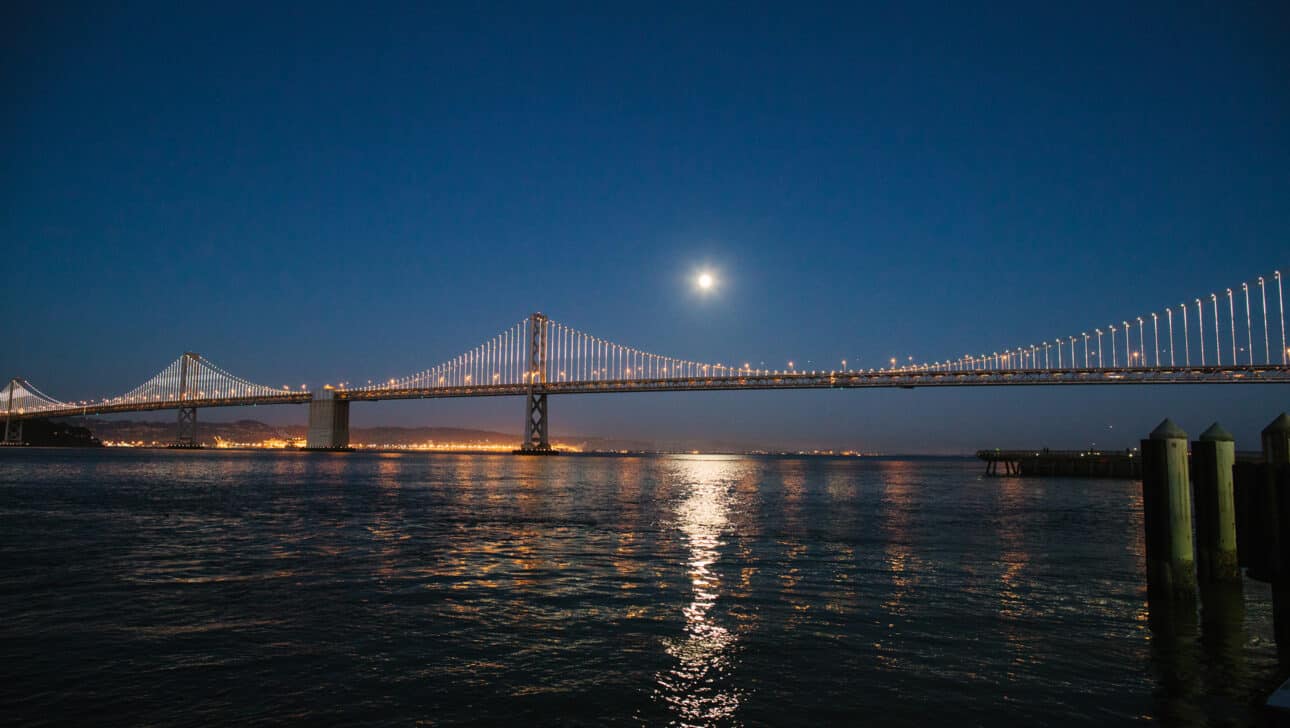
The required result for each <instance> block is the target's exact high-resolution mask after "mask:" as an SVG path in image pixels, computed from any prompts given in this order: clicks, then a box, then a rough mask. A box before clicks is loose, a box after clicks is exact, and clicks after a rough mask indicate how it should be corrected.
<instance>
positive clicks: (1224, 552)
mask: <svg viewBox="0 0 1290 728" xmlns="http://www.w3.org/2000/svg"><path fill="white" fill-rule="evenodd" d="M1191 457H1192V477H1193V478H1194V482H1193V486H1194V487H1195V496H1196V498H1195V500H1196V541H1197V543H1196V566H1197V572H1198V576H1199V578H1200V582H1201V583H1202V584H1213V583H1219V582H1235V583H1237V584H1239V583H1240V582H1241V568H1240V566H1239V565H1238V563H1237V556H1236V510H1235V504H1234V502H1233V495H1232V466H1233V464H1234V463H1235V462H1236V441H1235V438H1233V437H1232V436H1231V434H1229V433H1228V432H1227V430H1224V429H1223V428H1222V426H1220V425H1219V424H1218V423H1217V422H1215V423H1214V424H1212V425H1210V427H1209V429H1208V430H1205V432H1204V433H1203V434H1202V435H1201V436H1200V439H1199V440H1197V441H1196V442H1193V443H1192V444H1191Z"/></svg>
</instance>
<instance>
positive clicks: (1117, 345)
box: [891, 271, 1290, 371]
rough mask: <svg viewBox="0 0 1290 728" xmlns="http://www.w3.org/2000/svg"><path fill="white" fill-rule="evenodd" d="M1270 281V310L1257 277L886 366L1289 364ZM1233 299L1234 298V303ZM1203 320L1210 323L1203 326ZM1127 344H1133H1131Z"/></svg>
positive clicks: (1265, 285)
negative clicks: (1098, 322) (1075, 325)
mask: <svg viewBox="0 0 1290 728" xmlns="http://www.w3.org/2000/svg"><path fill="white" fill-rule="evenodd" d="M1271 279H1272V282H1274V283H1275V284H1276V285H1275V287H1276V300H1275V304H1276V308H1275V310H1274V309H1272V308H1270V307H1269V304H1268V298H1269V293H1270V289H1271V288H1272V285H1271V284H1270V283H1269V281H1268V280H1267V279H1266V278H1265V277H1264V276H1259V277H1258V278H1257V279H1256V280H1254V281H1247V282H1243V283H1241V284H1240V285H1239V286H1237V287H1235V288H1227V289H1225V290H1224V293H1223V294H1222V295H1220V294H1219V293H1210V294H1208V296H1202V297H1199V298H1195V299H1192V301H1190V302H1187V301H1184V302H1183V303H1180V304H1179V305H1178V306H1176V307H1175V306H1170V307H1167V308H1165V309H1164V310H1163V311H1153V312H1151V313H1147V314H1143V315H1141V316H1134V317H1132V318H1128V319H1122V320H1121V321H1120V323H1119V324H1115V323H1112V324H1109V325H1107V326H1106V327H1094V328H1093V329H1091V330H1087V331H1081V332H1080V333H1079V335H1078V336H1076V335H1070V336H1063V337H1058V338H1056V339H1053V340H1051V341H1044V342H1042V343H1039V344H1030V345H1028V346H1019V347H1010V348H1007V349H1003V350H1001V351H996V352H992V353H990V354H979V355H970V354H969V355H964V356H962V357H959V358H957V359H954V360H947V361H940V362H933V363H920V364H910V365H908V366H899V367H897V366H893V367H892V368H891V370H892V371H907V370H927V371H974V370H986V371H997V370H1008V369H1013V370H1043V369H1078V368H1083V369H1107V368H1111V369H1115V368H1124V369H1165V368H1170V369H1172V368H1177V367H1180V366H1181V367H1186V368H1191V367H1192V366H1200V367H1211V366H1212V367H1222V366H1224V365H1225V364H1226V365H1230V366H1239V365H1241V364H1242V363H1243V364H1245V365H1248V366H1255V365H1258V364H1262V365H1265V366H1272V365H1275V364H1278V363H1279V364H1281V365H1282V366H1285V365H1286V364H1287V362H1288V361H1290V348H1288V347H1287V342H1286V321H1285V298H1284V294H1283V291H1282V280H1281V271H1273V273H1272V276H1271ZM1255 287H1257V289H1258V293H1257V295H1256V296H1254V298H1253V301H1255V302H1257V307H1256V306H1255V304H1254V303H1252V302H1251V300H1252V299H1251V293H1252V290H1253V289H1254V288H1255ZM1237 290H1239V291H1240V294H1239V295H1237V293H1236V291H1237ZM1237 301H1240V302H1241V303H1240V304H1239V305H1238V304H1237ZM1223 303H1226V304H1227V305H1226V306H1224V305H1223ZM1175 313H1176V314H1177V315H1175ZM1256 313H1257V315H1256ZM1211 314H1212V316H1211ZM1224 314H1225V315H1224ZM1207 319H1208V320H1210V321H1212V324H1211V325H1210V326H1209V327H1208V330H1207V329H1206V320H1207ZM1256 322H1257V324H1258V325H1257V326H1256V325H1255V324H1256ZM1135 324H1136V326H1135ZM1242 324H1243V325H1242ZM1148 329H1150V334H1148V333H1147V331H1148ZM1256 331H1259V332H1260V333H1261V335H1262V337H1261V338H1262V344H1263V346H1262V350H1263V351H1262V354H1263V356H1262V357H1261V358H1260V357H1258V356H1257V353H1258V349H1259V347H1258V343H1259V342H1258V340H1257V339H1256V338H1255V332H1256ZM1162 332H1163V335H1164V338H1163V339H1162V338H1161V336H1162ZM1273 332H1275V336H1276V337H1277V338H1275V339H1274V338H1273ZM1241 333H1244V334H1245V337H1244V338H1245V341H1244V342H1241V340H1240V339H1241V337H1240V334H1241ZM1224 336H1226V341H1225V340H1224ZM1135 340H1136V342H1135ZM1273 341H1279V342H1280V346H1279V347H1277V348H1275V349H1274V348H1273V346H1272V344H1273ZM1134 343H1136V344H1137V348H1136V349H1135V348H1134ZM1148 343H1149V344H1150V348H1148ZM1180 343H1181V345H1182V346H1181V349H1180V348H1179V346H1178V344H1180ZM1108 350H1109V353H1110V362H1109V363H1108V362H1107V356H1106V355H1107V353H1108ZM1225 355H1226V356H1225ZM1241 359H1244V360H1245V361H1244V362H1242V361H1241ZM894 363H895V362H894V361H893V365H894Z"/></svg>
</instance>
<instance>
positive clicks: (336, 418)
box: [305, 389, 353, 451]
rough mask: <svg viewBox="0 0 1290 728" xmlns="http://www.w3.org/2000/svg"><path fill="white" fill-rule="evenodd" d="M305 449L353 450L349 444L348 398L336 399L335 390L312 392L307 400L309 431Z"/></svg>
mask: <svg viewBox="0 0 1290 728" xmlns="http://www.w3.org/2000/svg"><path fill="white" fill-rule="evenodd" d="M305 449H306V450H333V451H346V450H353V448H352V447H350V446H349V400H347V399H336V392H335V390H332V389H323V390H319V391H317V392H314V397H313V400H312V401H310V402H309V433H308V435H307V436H306V438H305Z"/></svg>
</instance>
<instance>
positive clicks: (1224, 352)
mask: <svg viewBox="0 0 1290 728" xmlns="http://www.w3.org/2000/svg"><path fill="white" fill-rule="evenodd" d="M1223 290H1224V292H1223V293H1222V294H1218V293H1210V294H1206V295H1205V296H1204V297H1201V298H1194V299H1191V300H1190V301H1183V302H1182V303H1181V304H1179V305H1178V306H1173V307H1167V308H1164V309H1161V310H1158V311H1154V312H1151V313H1147V314H1144V315H1141V316H1133V317H1132V318H1126V319H1122V320H1121V321H1120V322H1119V323H1118V324H1116V323H1112V324H1109V325H1107V326H1105V327H1094V328H1092V329H1088V330H1085V331H1081V332H1080V333H1079V334H1078V335H1076V334H1068V335H1065V336H1061V337H1057V338H1054V339H1049V340H1045V341H1041V342H1039V343H1034V344H1028V345H1024V346H1016V347H1008V348H1004V349H1000V350H997V351H992V352H990V353H980V354H965V355H963V356H959V357H955V358H951V359H945V360H940V361H932V362H922V363H909V364H906V365H903V366H895V365H894V362H893V366H891V367H887V368H880V369H856V368H847V367H845V365H844V366H843V367H842V368H840V369H830V370H827V371H826V370H807V371H803V370H799V369H796V368H794V367H793V366H792V365H791V364H790V365H789V366H788V367H787V368H785V369H774V370H772V369H762V368H754V367H752V366H750V365H749V364H748V363H745V364H742V365H739V364H725V363H715V364H714V363H703V362H697V361H691V360H687V359H679V358H675V357H669V356H661V355H658V354H654V353H651V352H647V351H643V350H641V349H635V348H632V347H629V346H623V345H621V344H617V343H614V342H612V341H610V340H608V339H602V338H599V337H597V336H594V335H591V334H589V333H586V332H583V331H579V330H577V329H575V328H572V327H570V326H567V325H565V324H563V323H560V322H558V321H553V320H551V319H549V318H547V317H546V316H543V315H542V314H540V313H535V314H533V315H531V316H529V317H528V318H526V319H524V320H522V321H520V322H519V323H516V324H515V325H513V326H511V327H509V328H507V329H505V330H503V331H502V332H501V333H499V334H497V335H496V336H493V337H492V338H490V339H488V340H486V341H484V342H483V343H481V344H479V345H478V346H476V347H474V348H472V349H470V350H468V351H465V352H463V353H461V354H459V355H458V356H455V357H453V358H451V359H449V360H447V361H445V362H443V363H441V364H439V365H438V366H435V367H431V368H429V369H426V370H423V371H420V372H417V373H415V374H411V375H407V376H404V377H396V378H393V379H388V380H384V381H381V382H379V383H375V384H368V385H367V386H362V387H350V386H348V385H340V386H337V387H332V386H330V385H328V386H326V387H324V388H322V389H319V390H314V391H309V390H306V389H304V388H302V389H300V390H292V389H289V388H285V387H284V388H280V389H279V388H276V387H267V386H264V385H260V384H255V383H253V382H249V381H247V380H245V379H242V378H240V377H238V376H235V375H233V374H230V373H228V372H227V371H225V370H223V369H221V368H219V367H218V366H216V365H215V364H213V363H211V362H210V361H209V360H207V359H205V358H204V357H202V356H200V355H198V354H194V353H191V352H190V353H186V354H184V355H183V356H181V357H179V358H178V359H176V360H175V361H174V362H171V363H170V365H168V366H167V367H166V368H164V369H162V370H161V371H160V372H159V373H157V374H156V375H155V376H153V377H152V378H151V379H149V380H147V381H146V382H144V383H143V384H141V385H139V386H138V387H135V388H134V389H132V390H130V391H128V392H126V393H125V394H122V395H118V396H114V397H107V398H103V399H95V400H81V401H68V402H64V401H60V400H57V399H55V398H53V397H50V396H49V395H47V394H45V393H43V392H41V391H40V390H39V389H37V388H36V387H35V386H34V385H32V384H31V383H30V382H29V381H28V380H26V379H23V378H14V379H12V380H10V382H9V384H8V385H7V386H6V387H5V389H3V390H0V407H3V408H4V415H5V438H4V442H5V443H8V444H15V443H21V441H22V434H21V428H22V421H23V420H24V419H29V418H32V417H66V416H74V415H90V414H112V413H119V412H139V411H146V410H161V409H174V410H178V413H179V415H178V426H179V433H178V437H177V439H176V444H177V445H180V446H195V444H196V442H197V440H196V426H197V409H198V408H201V407H229V406H242V405H261V404H303V403H309V405H310V414H309V438H308V440H309V446H310V447H315V448H320V449H340V448H345V447H347V446H348V442H349V403H350V402H353V401H375V400H382V399H421V398H441V397H488V396H522V397H524V398H525V402H526V405H525V418H524V424H525V434H524V444H523V450H525V451H528V452H549V451H550V446H549V444H548V437H547V396H548V395H551V394H591V393H600V392H660V391H696V390H762V389H826V388H827V389H858V388H873V387H901V388H913V387H950V386H1002V385H1074V384H1271V383H1283V384H1284V383H1290V365H1288V363H1287V362H1288V360H1290V348H1287V340H1286V331H1285V325H1286V321H1285V303H1284V296H1283V292H1282V280H1281V273H1280V272H1279V271H1277V272H1274V273H1273V275H1272V276H1271V279H1270V280H1269V279H1265V278H1264V277H1259V278H1258V279H1257V280H1255V281H1252V282H1249V283H1242V284H1241V285H1240V286H1238V287H1235V288H1226V289H1223ZM1273 295H1274V296H1275V298H1273V299H1272V300H1271V303H1269V299H1270V298H1271V297H1272V296H1273Z"/></svg>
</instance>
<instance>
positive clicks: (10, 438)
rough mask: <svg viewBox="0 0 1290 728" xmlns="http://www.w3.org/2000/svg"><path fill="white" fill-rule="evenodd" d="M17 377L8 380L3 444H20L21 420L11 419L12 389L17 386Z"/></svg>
mask: <svg viewBox="0 0 1290 728" xmlns="http://www.w3.org/2000/svg"><path fill="white" fill-rule="evenodd" d="M18 384H19V379H18V378H17V377H14V378H13V379H10V380H9V392H8V393H7V395H6V397H7V401H6V402H5V407H4V441H3V442H2V443H0V444H4V445H21V444H22V420H18V421H17V422H14V421H13V390H15V389H17V388H18Z"/></svg>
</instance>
